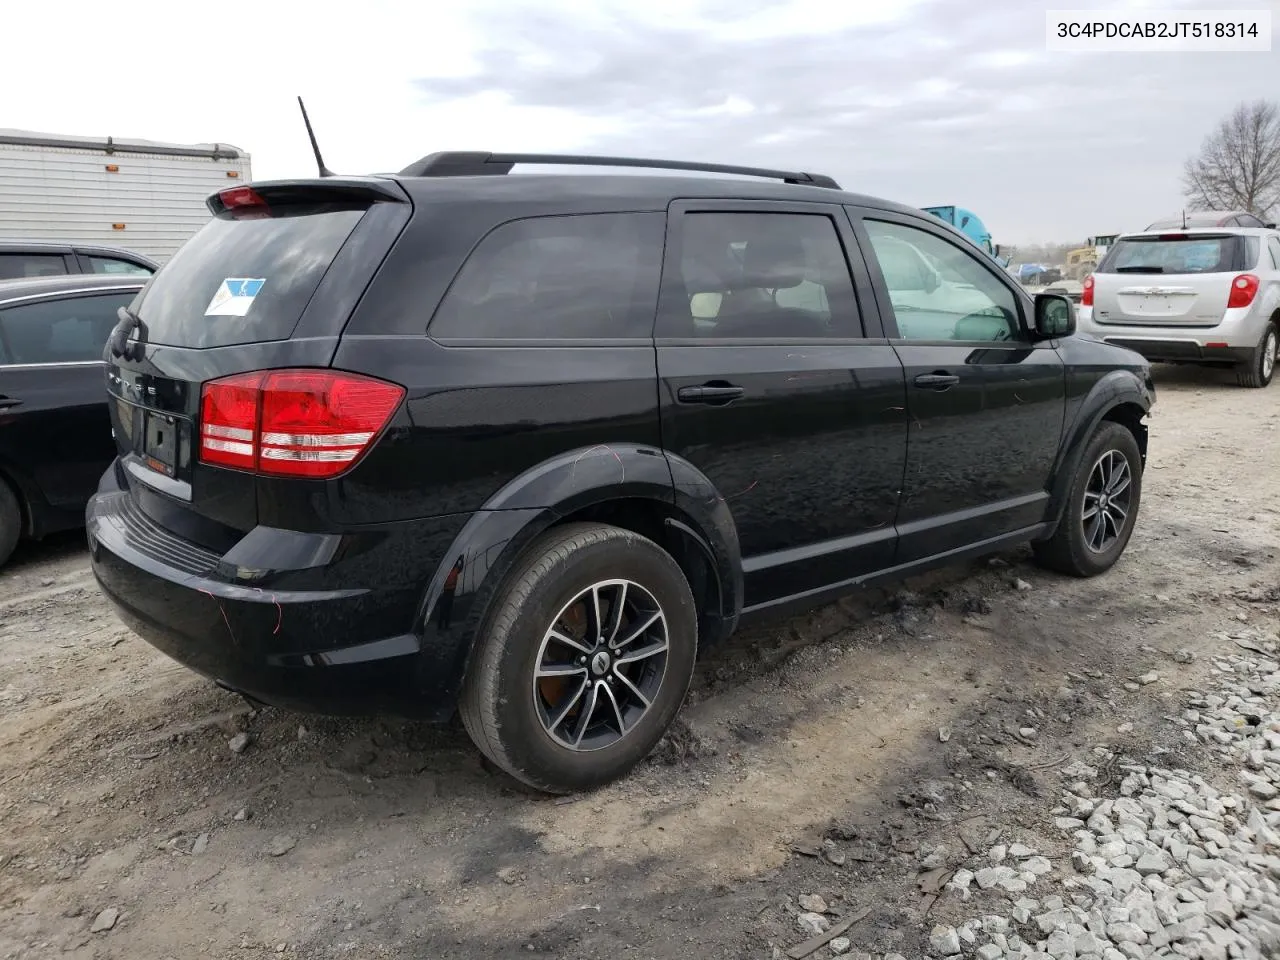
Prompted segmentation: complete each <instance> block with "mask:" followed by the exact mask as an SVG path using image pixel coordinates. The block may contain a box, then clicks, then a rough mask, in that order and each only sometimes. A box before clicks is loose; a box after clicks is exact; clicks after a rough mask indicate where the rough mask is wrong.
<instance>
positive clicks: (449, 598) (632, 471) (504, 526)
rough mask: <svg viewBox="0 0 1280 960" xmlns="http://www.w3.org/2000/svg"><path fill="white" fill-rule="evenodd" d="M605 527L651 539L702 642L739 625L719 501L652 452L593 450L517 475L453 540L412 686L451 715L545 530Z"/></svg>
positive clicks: (737, 582)
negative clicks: (494, 611) (475, 655)
mask: <svg viewBox="0 0 1280 960" xmlns="http://www.w3.org/2000/svg"><path fill="white" fill-rule="evenodd" d="M583 521H586V522H596V523H607V524H610V525H613V526H617V527H621V528H623V529H627V530H630V531H632V532H634V533H638V534H640V535H641V536H645V537H648V538H649V539H651V540H653V541H654V542H656V543H657V544H659V546H661V547H663V549H665V550H667V552H668V553H670V554H671V555H672V557H673V558H674V559H675V561H676V562H677V563H678V564H679V565H680V568H681V570H682V571H683V572H684V574H685V577H686V579H687V580H688V581H689V586H690V588H691V589H692V591H693V594H694V600H695V602H696V603H697V606H698V622H699V644H700V646H708V645H713V644H714V643H716V642H718V641H720V640H722V639H724V638H725V637H727V636H728V635H729V634H731V633H732V632H733V630H734V629H735V628H736V626H737V622H738V617H739V614H740V612H741V609H742V562H741V556H740V552H739V546H738V538H737V532H736V528H735V527H734V525H733V519H732V517H731V515H730V513H729V510H728V507H727V505H726V504H725V501H724V498H723V497H722V496H720V494H719V493H718V492H717V491H715V489H714V487H713V485H712V484H711V483H710V481H708V480H707V479H706V477H705V476H703V475H702V474H701V472H700V471H698V470H697V469H696V468H694V467H693V466H692V465H691V464H689V463H688V462H687V461H685V460H683V459H681V458H679V457H675V456H673V455H670V454H668V453H666V452H665V451H662V450H659V449H657V448H654V447H644V446H641V445H635V444H598V445H595V446H592V447H585V448H579V449H577V450H572V451H568V452H566V453H564V454H561V455H560V456H557V457H555V458H553V459H551V460H548V461H546V462H544V463H542V464H539V465H538V466H536V467H533V468H532V469H530V470H528V471H526V472H525V473H523V474H521V475H520V476H518V477H516V478H515V479H514V480H512V481H511V482H510V483H508V484H507V485H506V486H504V487H503V488H502V489H501V490H499V491H498V492H497V493H495V494H494V495H493V496H492V497H491V498H490V499H489V501H488V502H487V503H486V504H485V506H484V507H483V508H482V509H481V510H479V511H477V512H476V513H475V514H473V515H472V516H471V518H470V519H469V520H468V521H467V523H466V524H465V525H464V526H463V528H462V530H461V531H460V532H459V533H458V535H457V536H456V537H455V538H454V540H453V542H452V544H451V545H450V547H449V549H448V551H447V552H445V553H444V554H443V555H442V559H441V561H440V564H439V566H438V568H437V570H436V572H435V574H434V576H433V577H432V579H431V582H430V584H429V585H428V586H427V588H426V590H425V592H424V595H423V598H422V602H421V604H420V607H419V614H418V620H417V629H418V630H419V631H420V633H421V637H422V646H421V649H422V656H421V657H420V658H419V670H420V671H421V675H420V677H419V686H420V687H421V688H422V689H424V690H431V691H432V692H433V695H438V696H439V699H440V702H441V703H442V704H445V706H444V707H443V708H442V709H443V710H450V709H451V708H452V705H453V704H454V703H455V702H456V698H457V694H458V692H459V690H460V688H461V684H462V680H463V677H464V676H465V673H466V670H467V668H468V666H469V664H470V659H471V653H472V650H473V648H474V646H475V640H476V638H477V637H478V635H479V632H480V630H481V629H482V628H483V624H484V621H485V618H486V617H487V615H488V613H489V610H490V607H491V604H492V601H493V598H494V595H495V594H496V592H497V590H498V588H499V587H500V585H501V584H502V582H503V581H504V580H505V578H506V576H507V574H508V573H509V571H510V570H511V569H512V567H513V566H514V565H515V564H516V562H517V561H518V560H519V559H520V557H521V556H522V555H523V554H524V553H525V551H526V550H527V549H528V547H529V545H530V544H531V543H533V541H534V540H536V539H537V538H538V537H540V536H541V535H542V534H543V533H545V532H546V531H547V530H550V529H551V528H553V527H556V526H561V525H563V524H567V523H574V522H583Z"/></svg>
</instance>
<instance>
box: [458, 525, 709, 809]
mask: <svg viewBox="0 0 1280 960" xmlns="http://www.w3.org/2000/svg"><path fill="white" fill-rule="evenodd" d="M628 638H630V639H628ZM697 640H698V621H697V611H696V609H695V606H694V600H693V594H692V592H691V591H690V589H689V584H688V582H687V581H686V580H685V576H684V573H683V572H682V571H681V569H680V566H679V565H678V564H677V563H676V562H675V560H674V559H672V557H671V556H670V555H669V554H668V553H667V552H666V551H664V550H663V549H662V548H661V547H659V546H658V545H657V544H656V543H654V542H653V541H651V540H648V539H646V538H645V537H642V536H640V535H639V534H636V533H632V532H631V531H629V530H623V529H621V528H619V527H612V526H606V525H604V524H594V523H571V524H566V525H564V526H562V527H555V528H553V529H551V530H549V531H548V532H547V533H545V534H544V535H543V536H541V537H540V538H538V540H536V541H535V542H534V543H533V544H532V545H531V546H530V547H529V549H528V550H527V552H526V553H525V555H524V556H523V557H522V558H521V559H520V560H518V561H517V562H516V565H515V567H514V568H513V569H512V570H511V571H510V573H509V574H508V576H507V578H506V580H505V582H504V583H503V585H502V587H501V588H500V589H499V591H498V594H497V595H496V596H495V597H494V600H493V607H492V609H491V610H490V612H489V614H488V616H487V617H486V622H485V624H484V626H483V628H482V630H481V633H480V636H479V638H478V640H477V647H476V650H475V651H474V653H473V655H472V661H471V664H470V666H469V668H468V670H467V676H466V678H465V680H464V681H463V689H462V697H461V702H460V705H459V712H460V713H461V716H462V722H463V725H464V726H465V727H466V730H467V733H468V734H469V735H470V737H471V739H472V740H473V741H474V742H475V744H476V746H477V747H478V748H479V749H480V750H481V752H483V753H484V755H485V756H486V757H488V758H489V759H490V760H491V761H492V762H493V763H494V764H496V765H497V766H498V767H500V768H502V769H503V770H505V771H506V772H507V773H509V774H511V776H513V777H515V778H516V779H517V780H520V781H522V782H523V783H526V784H528V785H529V786H531V787H534V788H536V789H538V790H542V791H545V792H548V793H571V792H574V791H577V790H586V789H590V788H592V787H597V786H600V785H602V784H605V783H608V782H609V781H611V780H615V779H617V778H618V777H621V776H622V775H624V774H626V773H627V772H628V771H630V770H631V769H632V768H633V767H634V766H635V765H636V764H638V763H639V762H640V761H641V760H643V759H644V758H645V757H646V756H647V755H648V754H649V753H650V752H651V751H652V750H653V748H654V747H655V746H656V745H657V743H658V741H659V740H660V739H661V738H662V735H663V734H664V733H665V732H666V730H667V728H668V727H669V726H670V725H671V722H672V720H674V719H675V716H676V713H677V712H678V711H679V709H680V705H681V704H682V703H683V702H684V698H685V694H686V693H687V692H688V689H689V683H690V681H691V680H692V678H693V667H694V660H695V658H696V653H697ZM584 717H585V719H584Z"/></svg>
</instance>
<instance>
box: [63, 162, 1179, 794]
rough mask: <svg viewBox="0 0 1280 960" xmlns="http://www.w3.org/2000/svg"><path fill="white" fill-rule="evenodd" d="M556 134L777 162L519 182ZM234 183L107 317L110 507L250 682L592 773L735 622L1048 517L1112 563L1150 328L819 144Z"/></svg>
mask: <svg viewBox="0 0 1280 960" xmlns="http://www.w3.org/2000/svg"><path fill="white" fill-rule="evenodd" d="M538 162H543V163H548V164H554V165H565V164H573V163H578V164H582V165H588V166H623V167H659V168H671V169H674V170H690V169H692V170H704V171H707V172H712V173H735V174H739V175H750V176H752V177H754V178H756V179H755V180H754V181H750V180H743V179H730V178H723V177H721V178H711V177H688V178H684V177H677V176H656V175H653V176H566V175H558V176H536V175H530V176H517V177H506V176H503V174H505V173H507V172H508V171H509V170H510V169H511V168H512V167H513V166H514V165H515V164H517V163H525V164H528V163H538ZM779 180H780V181H783V182H781V183H779V182H770V181H779ZM762 181H764V182H762ZM211 206H212V208H213V209H214V211H215V212H216V216H215V218H214V219H213V221H212V222H210V224H209V225H207V226H206V227H205V228H204V229H203V230H202V231H201V232H200V233H199V234H197V236H196V237H195V238H193V239H192V240H191V242H190V243H188V244H187V245H186V246H185V247H183V249H182V250H181V251H179V252H178V254H176V255H175V256H174V257H173V259H172V260H171V261H170V262H169V263H168V264H167V265H166V266H165V268H164V269H163V270H161V271H160V272H159V273H158V274H157V275H156V276H155V277H154V278H153V279H152V280H151V282H150V284H149V285H148V286H147V288H146V289H145V291H144V292H143V293H142V295H141V296H140V297H139V299H138V300H137V301H136V302H135V303H134V304H133V305H132V309H133V311H134V314H133V315H131V316H128V317H126V318H125V319H124V320H122V322H121V324H120V325H119V326H118V327H117V328H116V329H115V330H114V331H113V333H112V336H111V338H110V341H109V343H110V351H109V352H110V359H109V364H108V378H107V379H108V389H109V391H110V393H111V396H112V403H111V406H110V409H111V412H112V417H113V425H114V428H115V434H116V438H117V444H118V448H119V449H118V452H119V456H118V458H117V460H116V462H115V463H114V464H113V466H112V468H111V469H110V470H109V471H108V472H107V473H106V474H105V475H104V477H103V479H102V483H101V485H100V489H99V492H98V493H97V494H96V495H95V497H94V498H93V500H92V501H91V503H90V505H89V508H88V511H87V519H88V527H89V530H88V539H89V543H90V551H91V557H92V566H93V570H94V573H95V575H96V577H97V579H98V582H99V583H100V585H101V586H102V588H103V590H104V592H105V594H106V595H107V597H108V598H110V600H111V601H112V603H113V604H114V605H115V606H116V608H117V610H118V611H119V613H120V615H121V617H122V618H123V619H124V620H125V621H126V622H127V623H128V624H129V625H130V626H131V627H132V628H133V629H134V630H135V631H136V632H137V633H139V634H140V635H141V636H143V637H144V638H146V639H147V640H148V641H149V642H151V643H152V644H153V645H155V646H156V647H157V648H159V649H160V650H162V651H164V652H166V653H168V654H169V655H170V656H173V657H174V658H176V659H178V660H180V661H182V662H183V663H186V664H187V665H189V666H190V667H192V668H194V669H196V670H198V671H200V672H202V673H204V674H205V675H207V676H210V677H212V678H214V679H216V680H217V681H218V682H219V683H221V684H223V685H224V686H226V687H227V688H229V689H233V690H238V691H240V692H242V693H244V694H245V695H247V696H250V697H252V698H255V699H258V700H262V701H266V702H268V703H274V704H277V705H281V706H286V707H297V708H301V709H305V710H320V711H324V712H332V713H363V712H387V713H402V714H408V715H415V716H427V717H429V718H433V719H442V718H444V717H447V716H450V715H451V714H452V713H453V712H454V710H455V708H457V709H459V710H460V712H461V715H462V718H463V721H464V723H465V724H466V727H467V729H468V731H469V732H470V734H471V736H472V738H473V739H474V740H475V741H476V743H477V744H478V745H479V746H480V748H481V749H482V750H483V751H484V752H485V753H486V755H487V756H488V757H489V758H490V759H491V760H493V762H494V763H495V764H497V765H499V766H501V767H502V768H503V769H505V770H507V771H508V772H509V773H511V774H512V775H513V776H516V777H518V778H520V779H522V780H523V781H525V782H526V783H529V784H532V785H535V786H537V787H539V788H542V789H546V790H552V791H566V790H574V789H580V788H585V787H589V786H591V785H593V784H598V783H601V782H604V781H607V780H609V779H612V778H614V777H616V776H619V775H621V774H622V773H624V772H625V771H626V770H628V769H630V768H631V767H632V766H633V765H634V764H635V763H636V762H638V761H639V760H640V759H641V758H642V757H644V756H645V755H646V754H647V753H648V752H649V751H650V750H651V749H652V747H653V746H654V744H656V743H657V741H658V739H659V738H660V737H661V736H662V734H663V731H664V730H665V729H666V728H667V726H668V725H669V723H670V722H671V720H672V719H673V717H674V716H675V714H676V712H677V710H678V709H679V707H680V704H681V701H682V700H683V698H684V695H685V692H686V690H687V687H688V684H689V681H690V678H691V676H692V670H693V665H694V658H695V655H696V653H697V651H698V649H699V648H700V647H705V646H710V645H714V644H715V643H717V642H718V641H719V640H721V639H722V638H723V637H725V636H727V635H728V634H730V633H731V632H732V631H733V630H734V629H735V628H736V626H737V624H738V623H739V622H740V620H742V619H745V618H750V617H760V616H766V615H772V614H777V613H780V612H783V611H785V610H787V609H792V608H795V607H797V606H799V607H807V606H812V605H814V604H816V603H820V602H823V601H824V600H826V599H828V598H833V597H835V596H837V595H839V594H841V593H842V592H844V591H847V590H849V589H852V588H854V587H856V586H859V585H861V584H866V583H870V582H874V581H876V580H878V579H891V578H895V577H900V576H903V575H906V574H908V573H911V572H916V571H919V570H923V569H927V568H928V567H930V566H935V565H940V564H945V563H950V562H954V561H955V560H956V559H958V558H961V557H965V556H970V555H977V554H981V553H985V552H989V551H991V550H995V549H998V548H1000V547H1001V546H1003V545H1005V544H1012V543H1016V542H1022V541H1027V540H1031V541H1035V542H1036V543H1037V546H1036V551H1037V555H1038V556H1039V557H1040V559H1041V561H1042V562H1043V563H1045V564H1046V565H1048V566H1051V567H1053V568H1054V569H1058V570H1063V571H1066V572H1068V573H1071V574H1074V575H1078V576H1089V575H1094V574H1098V573H1101V572H1102V571H1104V570H1106V569H1108V568H1109V567H1110V566H1111V565H1112V564H1114V563H1115V562H1116V560H1117V559H1118V558H1119V556H1120V554H1121V553H1122V551H1123V550H1124V548H1125V544H1126V543H1127V541H1128V538H1129V536H1130V534H1131V532H1132V529H1133V522H1134V519H1135V518H1136V515H1137V511H1138V508H1139V502H1140V495H1141V480H1142V470H1143V465H1144V462H1145V446H1146V428H1145V426H1144V425H1143V423H1142V421H1143V418H1144V416H1145V414H1146V412H1147V410H1148V408H1149V406H1150V404H1151V402H1152V401H1153V399H1154V395H1153V388H1152V386H1151V384H1150V380H1149V377H1148V372H1149V370H1148V364H1147V363H1146V361H1144V360H1143V359H1142V358H1141V357H1139V356H1138V355H1136V354H1134V353H1132V352H1130V351H1127V350H1123V349H1120V348H1117V347H1113V346H1109V345H1107V344H1103V343H1099V342H1097V341H1094V340H1087V339H1082V338H1076V337H1072V336H1070V333H1071V332H1072V330H1073V328H1074V322H1073V319H1072V315H1071V314H1072V311H1071V304H1070V302H1069V301H1068V300H1066V299H1064V298H1059V297H1053V296H1042V297H1039V298H1037V299H1036V300H1034V301H1033V300H1031V299H1030V298H1029V297H1028V296H1027V295H1026V294H1025V293H1024V292H1023V291H1022V290H1020V289H1019V288H1018V286H1017V284H1016V283H1014V282H1013V281H1012V280H1011V279H1010V278H1009V277H1008V276H1006V275H1005V273H1004V271H1003V270H1001V269H1000V268H999V266H998V265H997V264H996V263H995V262H994V261H993V260H992V259H991V258H990V257H989V256H987V255H986V254H985V253H983V252H982V251H980V250H979V249H977V248H976V247H975V245H974V244H973V243H972V242H971V241H970V240H969V239H967V238H966V237H965V236H964V235H962V234H960V233H959V232H958V231H956V230H955V229H954V228H952V227H950V226H948V225H947V224H945V223H942V222H941V221H939V220H938V219H937V218H935V217H932V216H929V215H927V214H924V213H923V212H921V211H919V210H916V209H912V208H910V207H906V206H900V205H897V204H890V203H886V202H884V201H880V200H875V199H872V198H868V197H860V196H856V195H853V194H849V193H845V192H843V191H842V190H840V189H839V187H838V186H837V184H836V183H835V182H834V181H833V180H831V179H830V178H828V177H823V176H820V175H817V174H806V173H795V172H786V171H767V170H766V171H762V170H751V169H744V168H736V167H729V168H726V167H722V166H712V165H706V166H704V165H697V164H693V165H690V164H678V163H667V162H663V161H642V160H633V159H629V158H620V159H608V158H575V157H529V156H524V155H517V156H514V157H512V156H501V155H489V154H471V153H448V154H437V155H432V156H430V157H426V158H424V159H423V160H421V161H418V162H416V163H414V164H412V165H410V166H409V167H408V168H407V169H406V170H404V171H402V172H401V173H400V174H399V175H396V176H388V177H371V178H343V177H327V178H323V179H316V180H305V181H290V182H284V183H262V184H255V185H253V186H252V187H241V188H235V189H231V190H227V191H223V192H222V193H221V194H219V195H218V196H217V197H215V198H213V199H212V200H211ZM304 253H305V256H303V255H302V254H304ZM426 259H429V260H430V262H431V264H432V268H431V269H429V270H424V269H423V263H424V260H426ZM1068 383H1070V384H1071V385H1072V386H1071V396H1070V398H1069V399H1068V396H1067V384H1068ZM913 431H923V436H924V437H925V438H927V440H922V441H921V442H914V441H913V440H912V436H913ZM909 441H910V442H909ZM904 478H906V480H905V483H904Z"/></svg>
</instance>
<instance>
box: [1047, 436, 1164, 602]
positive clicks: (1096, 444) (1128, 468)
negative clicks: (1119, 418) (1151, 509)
mask: <svg viewBox="0 0 1280 960" xmlns="http://www.w3.org/2000/svg"><path fill="white" fill-rule="evenodd" d="M1141 503H1142V453H1141V451H1139V450H1138V442H1137V440H1135V439H1134V437H1133V434H1132V433H1130V432H1129V431H1128V430H1126V429H1125V428H1124V427H1123V426H1121V425H1120V424H1118V423H1113V422H1111V421H1109V420H1104V421H1103V422H1102V423H1101V424H1100V425H1099V426H1098V430H1097V432H1096V433H1095V434H1094V436H1093V439H1092V440H1090V441H1089V445H1088V446H1087V447H1086V448H1085V452H1084V456H1083V457H1082V458H1081V459H1080V466H1079V467H1077V468H1076V475H1075V478H1074V479H1073V480H1072V481H1071V492H1070V493H1069V494H1068V495H1067V505H1066V507H1065V508H1064V509H1063V512H1062V519H1061V520H1059V521H1058V529H1057V530H1055V531H1054V533H1053V536H1052V537H1050V538H1049V539H1048V540H1044V541H1041V542H1038V543H1035V544H1033V545H1032V549H1033V550H1034V552H1035V557H1036V561H1037V562H1038V563H1039V564H1040V565H1041V566H1043V567H1047V568H1048V569H1050V570H1055V571H1057V572H1058V573H1065V574H1067V575H1068V576H1073V577H1096V576H1097V575H1098V574H1100V573H1105V572H1106V571H1108V570H1110V569H1111V568H1112V567H1113V566H1114V565H1115V563H1116V561H1117V560H1119V559H1120V555H1121V554H1122V553H1124V548H1125V547H1126V546H1127V545H1128V543H1129V538H1130V536H1132V535H1133V527H1134V524H1135V523H1136V522H1137V519H1138V508H1139V506H1140V505H1141ZM1121 515H1123V520H1121V519H1120V517H1121Z"/></svg>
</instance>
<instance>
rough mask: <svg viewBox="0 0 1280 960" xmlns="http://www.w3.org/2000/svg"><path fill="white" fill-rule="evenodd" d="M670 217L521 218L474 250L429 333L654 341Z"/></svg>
mask: <svg viewBox="0 0 1280 960" xmlns="http://www.w3.org/2000/svg"><path fill="white" fill-rule="evenodd" d="M665 222H666V217H665V215H664V214H661V213H591V214H575V215H572V216H556V217H533V218H529V219H525V220H513V221H511V222H509V223H505V224H503V225H502V226H500V227H498V228H497V229H495V230H493V231H492V232H491V233H490V234H489V235H488V236H486V237H485V238H484V239H483V240H482V241H481V242H480V245H479V246H478V247H477V248H476V249H475V251H474V252H473V253H472V254H471V256H470V257H469V258H468V259H467V262H466V263H465V264H464V265H463V267H462V269H461V270H460V271H459V272H458V276H457V278H456V279H455V280H454V282H453V285H452V286H451V287H450V288H449V292H448V293H447V294H446V295H445V298H444V300H443V301H442V302H441V304H440V307H439V309H438V310H437V311H436V315H435V318H434V319H433V320H432V321H431V325H430V333H431V335H432V336H433V337H440V338H442V339H480V340H543V339H557V340H567V339H579V338H581V339H631V338H648V337H649V336H650V335H651V333H652V330H653V314H654V309H655V308H656V305H657V299H658V275H659V272H660V270H661V268H662V244H663V233H664V230H665Z"/></svg>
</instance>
